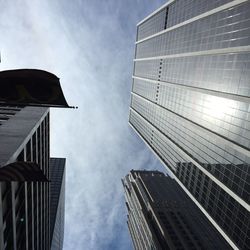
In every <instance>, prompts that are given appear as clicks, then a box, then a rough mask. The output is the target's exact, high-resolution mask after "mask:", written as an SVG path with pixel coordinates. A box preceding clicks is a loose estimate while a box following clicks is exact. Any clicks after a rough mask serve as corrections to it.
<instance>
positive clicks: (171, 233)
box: [122, 170, 231, 250]
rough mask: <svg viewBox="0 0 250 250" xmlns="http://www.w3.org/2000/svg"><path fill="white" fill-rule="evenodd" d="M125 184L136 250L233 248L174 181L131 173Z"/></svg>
mask: <svg viewBox="0 0 250 250" xmlns="http://www.w3.org/2000/svg"><path fill="white" fill-rule="evenodd" d="M122 183H123V186H124V190H125V198H126V205H127V210H128V228H129V231H130V235H131V237H132V242H133V245H134V249H136V250H145V249H157V250H160V249H186V250H189V249H197V250H200V249H211V250H214V249H221V250H223V249H224V250H228V249H231V248H230V246H229V245H228V244H227V242H226V241H225V240H224V239H223V237H222V236H221V235H220V234H219V232H218V231H217V230H216V229H215V228H214V227H213V226H212V225H211V223H210V222H209V221H208V220H207V218H206V217H205V215H204V214H202V212H201V211H200V210H199V208H198V207H197V206H196V205H195V204H194V203H193V202H192V201H191V199H190V198H189V197H188V196H187V195H186V194H185V192H184V191H183V190H182V189H181V187H180V186H179V185H178V184H177V182H176V181H175V180H174V179H172V178H170V177H168V176H165V175H164V174H163V173H161V172H159V171H143V170H140V171H134V170H131V171H130V173H129V174H128V175H127V176H126V177H125V178H124V179H123V180H122Z"/></svg>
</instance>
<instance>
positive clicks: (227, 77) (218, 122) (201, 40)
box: [129, 0, 250, 249]
mask: <svg viewBox="0 0 250 250" xmlns="http://www.w3.org/2000/svg"><path fill="white" fill-rule="evenodd" d="M135 46H136V49H135V60H134V73H133V86H132V92H131V105H130V115H129V123H130V125H131V126H132V128H133V129H134V130H135V131H136V132H137V134H138V135H139V136H140V137H141V138H142V139H143V140H144V141H145V143H146V144H147V145H148V146H149V147H150V148H151V149H152V150H153V151H154V153H155V154H156V155H157V156H158V157H159V158H160V159H161V160H162V162H163V163H164V165H165V166H166V168H167V169H168V170H169V171H170V172H171V173H172V174H173V175H174V177H175V179H176V181H177V182H178V183H179V185H180V186H181V187H182V188H183V189H184V190H185V192H186V193H187V194H188V195H189V197H190V198H191V199H192V200H193V201H194V202H195V203H196V205H197V206H198V207H199V208H200V209H201V210H202V212H203V213H204V214H205V215H206V216H207V218H208V219H209V220H210V222H211V223H212V224H213V225H214V226H215V227H216V229H217V230H218V231H219V232H220V233H221V235H222V236H223V237H224V238H225V239H226V240H227V242H228V243H229V244H230V245H231V247H233V248H234V249H247V248H248V247H249V245H250V239H249V237H250V235H249V232H250V213H249V210H250V206H249V201H250V195H249V192H250V165H249V164H250V130H249V128H250V85H249V80H250V1H246V0H235V1H230V0H221V1H218V0H210V1H205V0H198V1H192V0H175V1H168V2H167V3H166V4H165V5H164V6H163V7H161V8H160V9H158V10H157V11H156V12H154V13H153V14H152V15H150V16H149V17H147V18H145V19H144V20H143V21H141V22H140V23H139V24H138V26H137V41H136V45H135Z"/></svg>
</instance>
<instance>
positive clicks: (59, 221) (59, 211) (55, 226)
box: [50, 158, 66, 250]
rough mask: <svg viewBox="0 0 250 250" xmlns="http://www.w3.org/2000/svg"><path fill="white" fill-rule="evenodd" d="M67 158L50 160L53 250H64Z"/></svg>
mask: <svg viewBox="0 0 250 250" xmlns="http://www.w3.org/2000/svg"><path fill="white" fill-rule="evenodd" d="M65 163H66V159H65V158H50V180H51V185H50V225H51V226H50V239H51V250H62V249H63V239H64V211H65V173H66V171H65Z"/></svg>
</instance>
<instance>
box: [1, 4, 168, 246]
mask: <svg viewBox="0 0 250 250" xmlns="http://www.w3.org/2000/svg"><path fill="white" fill-rule="evenodd" d="M162 3H164V1H161V0H159V1H154V2H152V1H149V0H145V1H142V0H141V1H140V0H137V1H134V0H128V1H115V0H110V1H87V0H85V1H80V0H72V1H66V0H63V1H59V0H58V1H45V0H44V1H38V0H34V1H28V0H26V1H18V0H16V1H15V3H13V1H11V2H8V1H3V0H0V6H1V16H0V33H1V41H0V50H1V52H2V63H1V64H0V67H1V69H9V68H21V67H24V68H25V67H27V68H42V69H45V70H48V71H51V72H53V73H55V74H57V75H58V76H59V77H60V79H61V84H62V87H63V89H64V92H65V95H66V98H67V99H68V102H69V103H70V104H71V105H76V106H79V109H78V110H52V111H51V155H53V156H61V157H66V158H67V173H66V181H67V184H66V224H65V246H64V249H74V250H77V249H79V250H82V249H87V250H88V249H93V250H98V249H129V248H130V247H131V243H130V239H129V237H128V231H127V228H126V211H125V206H124V200H123V190H122V186H121V181H120V179H121V178H122V177H124V176H125V175H126V174H127V173H128V171H129V170H130V169H132V168H134V169H137V168H146V167H149V168H153V169H155V168H159V163H158V161H157V160H156V159H155V158H154V157H153V156H152V154H151V153H150V152H149V150H148V149H147V148H146V147H145V145H143V143H142V142H141V141H140V140H139V139H138V138H137V136H136V135H135V134H134V132H133V131H132V130H131V129H130V128H129V127H128V107H129V99H130V94H129V93H130V89H131V75H132V67H133V64H132V60H133V55H134V40H135V32H136V29H135V27H136V23H137V22H138V21H139V20H140V19H142V18H144V17H145V16H146V15H147V14H149V13H150V12H151V11H153V10H154V9H155V8H157V7H159V6H160V5H161V4H162Z"/></svg>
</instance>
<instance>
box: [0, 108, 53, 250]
mask: <svg viewBox="0 0 250 250" xmlns="http://www.w3.org/2000/svg"><path fill="white" fill-rule="evenodd" d="M0 145H1V147H0V168H1V167H2V168H3V167H5V166H6V165H7V166H8V164H10V163H13V162H34V163H36V164H38V166H39V167H40V171H42V174H43V175H44V176H45V177H46V179H47V180H50V164H49V159H50V150H49V147H50V144H49V109H48V108H38V107H7V106H6V107H3V106H1V107H0ZM5 168H6V167H5ZM14 174H15V173H14ZM50 185H51V184H50V182H48V181H1V182H0V249H11V250H17V249H50V244H51V239H50V237H51V236H50V235H51V234H50V227H51V226H50V188H51V187H50Z"/></svg>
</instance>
